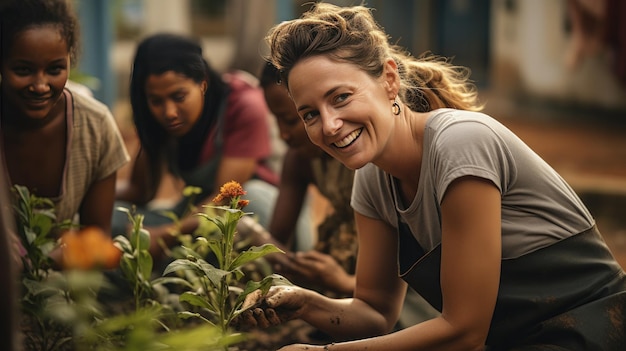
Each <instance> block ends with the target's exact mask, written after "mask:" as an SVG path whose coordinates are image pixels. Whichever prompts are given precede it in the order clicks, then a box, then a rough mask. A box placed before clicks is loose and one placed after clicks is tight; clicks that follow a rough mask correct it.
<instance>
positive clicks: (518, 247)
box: [351, 109, 595, 258]
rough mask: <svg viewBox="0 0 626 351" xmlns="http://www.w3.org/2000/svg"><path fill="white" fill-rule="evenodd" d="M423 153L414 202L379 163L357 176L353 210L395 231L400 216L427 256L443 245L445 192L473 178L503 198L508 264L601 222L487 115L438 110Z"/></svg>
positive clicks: (429, 123)
mask: <svg viewBox="0 0 626 351" xmlns="http://www.w3.org/2000/svg"><path fill="white" fill-rule="evenodd" d="M422 155H423V158H422V166H421V170H420V181H419V184H418V189H417V193H416V196H415V198H414V199H413V201H412V202H411V203H410V204H403V203H402V201H401V200H400V197H399V196H397V194H399V192H398V189H397V188H396V184H395V182H393V180H392V177H391V176H390V175H388V174H386V173H385V172H384V171H382V170H381V169H379V168H378V167H376V166H375V165H373V164H367V165H366V166H364V167H362V168H361V169H359V170H357V172H356V175H355V183H354V189H353V192H352V200H351V204H352V207H353V208H354V209H355V211H357V212H359V213H361V214H363V215H365V216H367V217H371V218H376V219H380V220H382V221H384V222H386V223H388V224H389V225H391V226H392V227H394V228H397V226H398V225H397V220H398V216H399V217H400V218H401V219H402V221H403V222H405V223H406V224H407V225H408V226H409V228H410V229H411V232H412V233H413V235H414V236H415V238H416V239H417V241H418V242H419V243H420V245H421V246H422V248H423V249H424V250H425V251H430V250H431V249H433V248H434V247H435V246H437V245H438V244H439V243H440V242H441V216H440V213H441V208H440V207H441V201H442V199H443V196H444V194H445V191H446V189H447V188H448V186H449V185H450V183H451V182H452V181H453V180H455V179H457V178H459V177H463V176H468V175H471V176H476V177H480V178H485V179H488V180H490V181H491V182H493V184H495V185H496V186H497V187H498V189H499V190H500V193H501V194H502V198H501V200H502V257H503V258H515V257H519V256H521V255H524V254H526V253H529V252H531V251H534V250H537V249H540V248H542V247H545V246H547V245H550V244H551V243H554V242H556V241H558V240H560V239H563V238H567V237H569V236H571V235H574V234H577V233H580V232H582V231H585V230H587V229H589V228H590V227H592V226H593V225H594V224H595V222H594V219H593V217H592V216H591V214H590V213H589V211H588V210H587V209H586V207H585V206H584V205H583V203H582V201H581V200H580V198H579V197H578V196H577V195H576V193H575V192H574V190H572V188H571V187H570V186H569V185H568V184H567V183H566V182H565V181H564V180H563V179H562V178H561V177H560V176H559V175H558V174H557V173H556V171H555V170H554V169H552V167H550V166H549V165H548V164H547V163H546V162H545V161H544V160H543V159H541V157H539V156H538V155H537V154H536V153H535V152H534V151H532V150H531V149H530V148H529V147H528V146H527V145H526V144H525V143H524V142H523V141H522V140H520V139H519V138H518V137H517V136H516V135H514V134H513V133H512V132H511V131H510V130H509V129H507V128H506V127H505V126H503V125H502V124H501V123H499V122H498V121H496V120H495V119H493V118H491V117H490V116H487V115H485V114H483V113H478V112H469V111H461V110H453V109H440V110H436V111H433V112H432V114H431V116H429V118H428V121H427V124H426V128H425V130H424V145H423V154H422ZM416 171H417V170H416Z"/></svg>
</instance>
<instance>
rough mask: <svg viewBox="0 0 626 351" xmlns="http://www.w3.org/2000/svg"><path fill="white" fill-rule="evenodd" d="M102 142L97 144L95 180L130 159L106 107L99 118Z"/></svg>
mask: <svg viewBox="0 0 626 351" xmlns="http://www.w3.org/2000/svg"><path fill="white" fill-rule="evenodd" d="M98 132H99V133H100V134H101V139H100V140H102V141H103V142H102V143H100V145H99V158H98V161H97V164H98V167H97V169H96V171H95V173H94V178H95V180H101V179H104V178H106V177H108V176H109V175H111V174H112V173H113V172H115V171H117V170H118V169H120V168H121V167H122V166H124V165H125V164H126V163H128V162H129V161H130V156H129V155H128V151H127V150H126V146H125V144H124V140H123V139H122V135H121V133H120V130H119V128H118V126H117V123H116V122H115V119H114V118H113V115H112V114H111V112H110V111H109V110H108V109H106V112H105V114H104V116H102V118H101V119H100V128H99V131H98Z"/></svg>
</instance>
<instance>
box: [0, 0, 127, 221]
mask: <svg viewBox="0 0 626 351" xmlns="http://www.w3.org/2000/svg"><path fill="white" fill-rule="evenodd" d="M0 23H1V26H2V27H1V29H2V41H1V46H2V50H1V57H0V59H1V61H0V69H1V74H2V81H1V83H0V89H1V95H0V99H1V100H0V123H1V127H2V128H1V130H2V132H1V134H0V142H1V143H2V148H1V149H0V150H2V151H1V153H2V155H1V156H2V162H5V163H6V167H7V174H8V176H9V180H10V183H11V185H15V184H18V185H22V186H25V187H27V188H28V189H29V190H30V191H31V192H32V193H33V194H34V195H36V196H38V197H45V198H49V199H51V200H52V201H53V202H54V204H55V212H56V215H57V220H58V221H59V222H63V221H74V222H75V224H78V225H92V226H96V227H99V228H100V229H102V230H103V231H105V232H107V233H108V232H109V231H110V226H111V214H112V212H113V194H114V191H115V181H116V172H117V170H118V169H119V168H120V167H122V166H123V165H124V164H125V163H126V162H128V160H129V157H128V154H127V152H126V149H125V147H124V144H123V141H122V138H121V136H120V133H119V131H118V129H117V125H116V124H115V120H114V119H113V116H112V115H111V113H110V111H109V110H108V108H107V107H106V106H105V105H103V104H102V103H100V102H98V101H96V100H94V99H92V98H90V97H86V96H85V95H84V94H74V93H73V92H72V91H71V90H69V89H68V88H67V87H66V83H67V80H68V76H69V72H70V67H71V64H72V62H74V59H75V54H76V52H77V44H78V23H77V19H76V17H75V14H74V12H73V9H72V8H71V6H70V3H69V2H67V1H66V0H9V1H3V2H2V5H0Z"/></svg>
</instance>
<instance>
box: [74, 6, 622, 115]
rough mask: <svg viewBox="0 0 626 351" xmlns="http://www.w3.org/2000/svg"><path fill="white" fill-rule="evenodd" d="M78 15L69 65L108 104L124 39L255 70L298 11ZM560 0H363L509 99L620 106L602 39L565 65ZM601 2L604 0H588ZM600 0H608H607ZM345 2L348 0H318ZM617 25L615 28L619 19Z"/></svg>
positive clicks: (129, 10)
mask: <svg viewBox="0 0 626 351" xmlns="http://www.w3.org/2000/svg"><path fill="white" fill-rule="evenodd" d="M75 1H76V3H77V5H78V8H79V14H80V17H81V25H82V31H83V39H84V40H83V55H82V60H81V62H80V65H79V72H80V73H81V74H82V76H84V77H91V78H95V79H91V80H89V79H86V82H87V83H88V84H87V85H89V86H90V87H92V89H93V90H94V95H96V97H98V98H100V99H101V100H103V101H105V102H106V103H107V104H109V105H110V106H111V107H113V105H114V104H115V103H117V101H119V100H122V101H123V100H124V99H126V97H127V95H128V92H127V88H126V86H127V85H128V77H129V74H130V63H131V60H132V56H133V54H134V47H135V45H136V42H137V40H139V39H140V38H141V37H143V36H145V35H147V34H150V33H154V32H159V31H170V32H178V33H182V34H188V35H193V36H198V37H200V38H202V41H203V43H204V45H205V47H206V49H205V52H206V56H207V58H208V59H209V61H210V62H211V64H212V65H213V66H214V67H215V68H217V69H219V70H227V69H230V68H238V69H244V70H247V71H250V72H251V73H253V74H255V73H257V71H258V68H259V67H260V64H261V62H262V55H263V54H265V53H266V47H265V43H264V42H263V38H264V36H265V34H266V33H267V31H268V29H269V28H270V27H271V26H272V25H274V24H275V23H278V22H280V21H283V20H288V19H292V18H295V17H297V16H299V15H300V14H301V13H302V12H303V11H305V10H306V9H307V8H308V7H309V5H308V4H310V2H309V1H303V0H262V1H259V0H211V1H203V0H177V1H170V0H113V1H100V0H80V1H77V0H75ZM568 1H577V0H385V1H382V0H370V1H368V2H367V6H370V7H372V8H374V9H375V10H374V16H375V17H376V18H377V20H378V21H379V22H380V23H381V24H382V25H383V26H384V27H385V29H386V31H387V32H388V33H389V34H390V36H391V39H392V40H393V41H395V42H397V43H398V44H400V45H402V46H405V47H407V48H409V49H410V50H411V52H412V53H413V54H415V55H419V54H421V53H424V52H431V53H434V54H438V55H443V56H448V57H451V58H452V59H453V61H452V62H453V63H455V64H459V65H464V66H468V67H470V68H471V69H472V78H473V79H474V81H475V82H476V83H477V85H478V86H479V87H480V88H482V89H486V90H490V91H495V92H498V93H499V94H503V95H505V96H508V97H510V98H526V99H533V100H534V101H550V102H557V103H561V104H565V105H585V106H593V107H601V108H603V109H609V110H623V109H624V108H626V87H624V86H623V85H620V83H619V80H618V79H617V77H616V75H615V73H614V71H612V67H613V62H612V60H614V56H613V55H612V52H611V48H610V47H601V48H599V49H598V50H596V51H595V52H593V53H591V54H589V55H587V56H586V57H582V58H581V60H580V61H579V62H578V64H577V65H576V67H568V66H567V65H566V60H567V55H568V50H569V49H570V48H571V45H572V28H573V27H572V19H571V16H570V14H569V12H568ZM596 1H605V0H596ZM607 1H610V0H607ZM328 2H332V3H335V4H338V5H351V4H354V3H355V2H354V1H351V0H350V1H345V0H344V1H342V0H337V1H328ZM622 30H623V28H622Z"/></svg>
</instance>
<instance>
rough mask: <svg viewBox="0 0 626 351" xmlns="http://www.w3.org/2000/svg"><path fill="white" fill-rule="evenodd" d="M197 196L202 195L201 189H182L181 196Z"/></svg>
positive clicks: (190, 187)
mask: <svg viewBox="0 0 626 351" xmlns="http://www.w3.org/2000/svg"><path fill="white" fill-rule="evenodd" d="M198 194H202V188H200V187H197V186H186V187H185V188H184V189H183V196H185V197H189V196H192V195H198Z"/></svg>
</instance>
